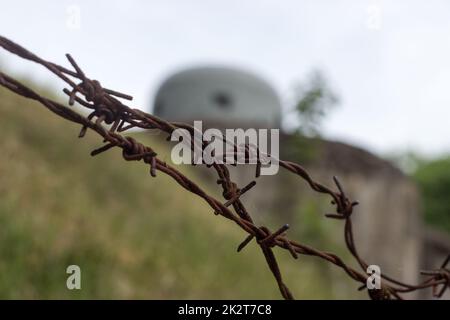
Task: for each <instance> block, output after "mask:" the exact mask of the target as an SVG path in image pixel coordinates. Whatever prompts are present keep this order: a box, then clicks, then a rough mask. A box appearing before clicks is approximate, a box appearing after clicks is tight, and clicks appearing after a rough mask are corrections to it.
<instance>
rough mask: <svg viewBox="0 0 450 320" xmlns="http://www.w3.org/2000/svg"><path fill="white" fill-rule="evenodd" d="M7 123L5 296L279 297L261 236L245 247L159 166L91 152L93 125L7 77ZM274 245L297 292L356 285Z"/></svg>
mask: <svg viewBox="0 0 450 320" xmlns="http://www.w3.org/2000/svg"><path fill="white" fill-rule="evenodd" d="M0 128H1V134H2V136H1V137H0V150H1V152H0V298H31V299H33V298H65V299H78V298H102V299H103V298H104V299H108V298H125V299H127V298H148V299H152V298H163V299H165V298H206V299H210V298H217V299H219V298H228V299H241V298H248V299H250V298H263V299H264V298H275V299H278V298H280V295H279V293H278V289H277V286H276V284H275V282H274V280H273V279H272V275H271V274H270V271H269V269H268V267H267V266H266V265H265V264H264V260H263V257H262V255H261V252H260V251H259V249H258V247H257V246H256V245H255V244H254V243H253V244H251V245H250V246H248V247H247V248H246V249H245V250H244V251H243V252H242V253H240V254H237V253H236V251H235V249H236V246H237V245H238V244H239V243H240V242H241V241H242V240H243V238H244V236H245V234H244V233H243V232H242V231H241V230H240V229H239V228H237V227H236V226H235V225H234V224H233V223H232V222H228V221H226V220H225V219H223V218H222V217H217V216H215V215H213V214H212V212H211V209H209V207H207V206H206V205H205V204H204V203H203V202H202V200H200V199H198V198H196V197H195V196H193V195H191V194H189V193H187V192H184V191H183V190H182V189H181V188H180V187H179V186H178V185H177V184H176V183H175V182H173V181H172V180H171V179H170V178H168V177H165V176H164V175H163V174H162V173H159V174H158V177H157V178H156V179H153V178H151V177H150V176H149V175H148V168H147V167H144V166H143V165H142V164H139V163H136V162H125V161H123V160H122V159H121V157H120V154H119V151H117V150H114V151H111V152H109V153H105V154H102V155H100V156H98V157H95V158H91V157H90V156H89V152H90V151H91V150H92V149H93V148H94V147H97V146H99V145H101V140H100V139H99V138H98V137H97V136H96V135H94V134H92V133H90V134H88V135H87V137H86V138H85V139H82V140H80V139H78V138H77V134H78V131H79V128H78V127H77V126H74V125H72V124H69V123H67V122H66V121H64V120H62V119H60V118H58V117H56V116H55V115H53V114H51V113H50V112H48V111H47V110H45V109H44V108H42V107H41V106H39V105H38V104H36V103H32V102H30V101H28V100H26V99H24V98H20V97H16V96H15V95H13V94H10V93H9V92H7V91H6V90H4V89H2V88H0ZM138 138H139V139H142V140H145V141H146V142H147V143H150V144H152V145H153V146H155V143H154V142H153V143H152V141H151V140H150V138H151V137H146V136H144V135H143V134H140V135H138ZM155 150H157V151H159V152H160V153H163V152H162V151H164V146H162V145H156V147H155ZM190 169H191V168H187V169H185V170H190ZM188 174H189V175H190V176H193V177H195V172H193V171H188ZM276 254H277V256H279V257H280V265H281V267H282V271H283V272H284V273H285V277H286V282H287V283H288V284H289V285H290V287H291V289H292V291H293V293H294V295H295V296H296V297H298V298H349V297H353V296H354V294H355V293H354V291H353V289H354V288H355V286H356V284H354V283H351V281H349V280H347V278H346V277H345V275H344V274H343V273H342V272H341V271H340V270H337V269H336V268H330V267H329V266H327V265H326V264H324V263H317V260H315V258H308V257H304V258H301V259H300V260H299V261H294V260H292V259H291V258H290V256H289V255H288V254H287V253H283V252H280V250H277V251H276ZM70 264H77V265H79V266H80V267H81V270H82V289H81V290H79V291H76V290H74V291H69V290H68V289H67V288H66V278H67V274H66V273H65V271H66V268H67V266H68V265H70ZM330 280H333V281H332V282H329V281H330ZM350 289H351V291H349V290H350ZM363 297H364V295H363Z"/></svg>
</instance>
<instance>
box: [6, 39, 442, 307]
mask: <svg viewBox="0 0 450 320" xmlns="http://www.w3.org/2000/svg"><path fill="white" fill-rule="evenodd" d="M0 47H2V48H3V49H5V50H6V51H8V52H10V53H12V54H15V55H17V56H19V57H21V58H23V59H26V60H29V61H33V62H35V63H38V64H40V65H42V66H44V67H45V68H47V69H48V70H49V71H50V72H52V73H53V74H54V75H56V76H57V77H58V78H60V79H61V80H63V81H64V82H65V83H66V84H67V85H68V86H69V87H70V89H69V88H64V89H63V92H64V93H65V94H66V95H68V97H69V101H68V104H69V106H73V105H74V104H75V103H78V104H79V105H81V106H83V107H85V108H88V109H90V110H92V111H91V113H90V114H89V115H88V116H84V115H81V114H80V113H78V112H75V111H74V110H73V109H72V108H70V107H67V106H64V105H62V104H60V103H58V102H56V101H53V100H51V99H48V98H46V97H43V96H41V95H39V94H38V93H36V92H35V91H33V90H32V89H30V88H29V87H27V86H26V85H24V84H23V83H21V82H19V81H17V80H15V79H14V78H12V77H10V76H8V75H7V74H5V73H3V72H0V85H1V86H3V87H5V88H7V89H9V90H10V91H12V92H14V93H16V94H18V95H20V96H22V97H25V98H28V99H32V100H36V101H38V102H39V103H41V104H42V105H44V106H45V107H46V108H47V109H49V110H50V111H52V112H53V113H55V114H57V115H58V116H60V117H62V118H64V119H66V120H68V121H71V122H74V123H78V124H80V125H81V126H82V128H81V131H80V134H79V137H80V138H82V137H83V136H84V135H85V133H86V131H87V129H91V130H93V131H95V132H96V133H97V134H99V135H100V136H102V137H103V140H104V145H103V146H101V147H100V148H98V149H96V150H93V151H92V152H91V155H92V156H96V155H98V154H100V153H102V152H105V151H107V150H109V149H111V148H114V147H116V148H120V149H122V157H123V158H124V160H126V161H143V162H145V163H146V164H148V165H149V167H150V175H151V176H153V177H155V176H156V172H157V171H160V172H162V173H164V174H167V175H168V176H170V177H171V178H173V179H174V180H175V181H176V182H177V183H178V184H179V185H180V186H181V187H183V188H184V189H186V190H187V191H189V192H191V193H193V194H196V195H197V196H199V197H200V198H202V199H203V200H204V201H205V202H206V203H207V204H208V205H209V206H210V207H211V208H212V209H213V212H214V214H216V215H221V216H223V217H225V218H227V219H229V220H232V221H233V222H235V223H236V224H237V225H238V226H239V227H240V228H241V229H243V230H244V231H245V232H246V233H247V234H248V236H247V237H246V238H245V239H244V241H243V242H242V243H241V244H240V245H239V246H238V248H237V251H238V252H240V251H241V250H242V249H244V247H245V246H246V245H247V244H249V243H250V242H251V241H252V240H253V239H255V240H256V242H257V244H258V245H259V246H260V248H261V250H262V253H263V255H264V257H265V260H266V262H267V265H268V267H269V269H270V271H271V272H272V274H273V276H274V278H275V280H276V282H277V284H278V287H279V290H280V293H281V295H282V297H283V298H285V299H293V298H294V297H293V295H292V293H291V292H290V291H289V289H288V287H287V286H286V284H285V283H284V281H283V278H282V275H281V272H280V268H279V266H278V263H277V260H276V257H275V254H274V251H273V249H274V248H275V247H278V248H282V249H285V250H287V251H289V253H290V254H291V255H292V257H293V258H294V259H297V258H298V255H307V256H315V257H318V258H320V259H322V260H325V261H327V262H329V263H332V264H334V265H336V266H338V267H339V268H341V269H342V270H343V271H344V272H345V273H346V274H347V275H348V276H349V277H350V278H351V279H353V280H355V281H357V282H359V283H360V284H362V285H361V286H360V287H359V289H358V290H363V289H367V287H366V282H367V279H368V277H369V276H368V275H367V274H366V273H365V272H366V269H367V267H368V264H367V263H366V262H365V261H364V260H363V259H362V257H361V256H360V255H359V253H358V251H357V249H356V245H355V240H354V236H353V227H352V219H351V216H352V214H353V209H354V207H355V206H356V205H358V202H356V201H351V200H350V199H349V198H348V197H347V195H346V193H345V191H344V188H343V186H342V184H341V183H340V181H339V180H338V178H337V177H333V181H334V183H335V185H336V189H337V190H336V191H334V190H332V189H331V188H329V187H327V186H325V185H323V184H320V183H319V182H316V181H314V180H313V178H312V177H311V176H310V174H309V173H308V172H307V171H306V169H305V168H303V167H302V166H301V165H299V164H297V163H294V162H291V161H283V160H280V159H276V158H274V157H272V158H271V159H272V161H273V160H275V161H278V162H279V165H280V166H281V167H282V168H284V169H286V170H287V171H289V172H291V173H293V174H295V175H298V176H299V177H300V178H301V179H303V180H304V181H305V182H306V183H307V184H308V185H309V187H310V188H311V189H312V190H314V191H316V192H318V193H323V194H327V195H329V196H330V197H331V203H332V204H333V205H334V206H335V209H336V212H335V213H330V214H325V216H326V217H328V218H333V219H338V220H344V239H345V244H346V246H347V249H348V250H349V252H350V253H351V255H352V256H353V257H354V259H355V260H356V261H357V263H358V265H359V267H360V268H361V269H362V272H360V271H357V270H355V269H354V268H352V267H350V266H349V265H348V264H346V263H345V262H344V261H343V260H342V259H341V258H339V257H338V256H337V255H335V254H333V253H331V252H326V251H320V250H317V249H315V248H312V247H309V246H307V245H304V244H301V243H298V242H296V241H293V240H290V239H289V238H288V237H287V235H286V232H287V231H288V229H289V225H287V224H286V225H283V226H282V227H280V228H279V229H278V230H276V231H275V232H271V231H270V230H269V229H268V228H267V227H265V226H259V227H258V226H256V225H255V224H254V222H253V220H252V218H251V216H250V214H249V212H248V211H247V209H246V208H245V206H244V204H243V203H242V202H241V200H240V197H241V196H242V195H243V194H244V193H246V192H248V191H249V190H250V189H251V188H252V187H253V186H255V184H256V180H257V179H258V178H259V176H260V173H261V166H262V164H261V161H260V159H258V161H257V165H256V172H255V180H253V181H251V182H250V183H249V184H247V185H246V186H245V187H243V188H238V186H237V185H236V183H235V182H233V181H232V180H231V177H230V172H229V170H228V168H227V165H225V164H222V163H213V164H211V165H208V167H209V168H213V169H214V170H215V172H216V174H217V176H218V180H217V183H218V184H219V185H221V187H222V191H223V197H224V199H225V202H223V201H221V200H219V199H216V198H214V197H213V196H211V195H209V194H208V193H207V192H206V191H204V190H203V189H202V188H200V187H199V186H198V185H197V184H196V183H195V182H194V181H192V180H190V179H189V178H188V177H187V176H185V175H184V174H183V173H181V172H180V171H178V170H177V169H175V168H174V167H172V166H170V165H168V164H167V163H166V162H164V161H162V160H161V159H159V158H158V157H157V153H156V152H155V151H154V150H153V149H152V148H151V147H149V146H145V145H143V144H142V143H140V142H138V141H137V140H136V139H134V138H132V137H130V136H125V135H124V134H123V133H124V132H126V131H127V130H129V129H132V128H140V129H148V130H150V129H151V130H159V131H160V132H164V133H166V134H167V135H168V139H170V136H171V134H172V132H173V131H174V130H175V129H178V128H181V129H186V130H188V132H189V133H190V135H191V136H194V132H195V128H194V127H192V126H190V125H188V124H184V123H178V122H168V121H165V120H163V119H160V118H158V117H156V116H154V115H152V114H148V113H145V112H143V111H141V110H139V109H134V108H130V107H128V106H126V105H125V104H123V103H122V102H121V101H120V100H119V98H120V99H125V100H132V97H131V96H129V95H126V94H123V93H120V92H117V91H114V90H110V89H106V88H103V87H102V86H101V85H100V82H98V81H97V80H91V79H89V78H88V77H87V76H86V75H85V73H84V72H83V71H82V70H81V68H80V67H79V66H78V64H77V63H76V62H75V60H74V59H73V58H72V57H71V56H70V55H69V54H67V55H66V57H67V59H68V61H69V63H70V65H71V66H72V68H73V69H74V70H70V69H67V68H65V67H62V66H59V65H57V64H55V63H52V62H49V61H46V60H44V59H42V58H40V57H38V56H37V55H35V54H33V53H31V52H30V51H28V50H27V49H25V48H23V47H22V46H20V45H18V44H16V43H14V42H13V41H11V40H9V39H7V38H5V37H3V36H0ZM78 81H79V83H78V84H77V83H76V82H78ZM105 124H106V125H108V126H109V128H106V127H105V126H104V125H105ZM220 138H221V137H220ZM202 143H203V144H204V145H205V144H206V143H205V142H202ZM225 143H228V144H230V143H231V144H232V145H233V146H234V147H235V148H234V150H235V153H236V156H237V152H238V147H237V146H235V145H234V142H230V141H225ZM251 149H252V148H251V146H249V145H245V146H244V152H245V154H246V155H248V154H249V153H250V152H251V151H252V150H251ZM231 208H232V209H231ZM449 260H450V254H449V256H448V257H447V259H446V260H445V261H444V263H443V264H442V265H441V267H440V268H439V269H436V270H429V271H422V272H421V274H422V275H424V276H426V279H425V280H424V281H423V282H421V283H419V284H415V285H412V284H407V283H404V282H402V281H399V280H396V279H394V278H392V277H389V276H387V275H384V274H381V277H382V279H383V281H382V285H381V289H370V290H369V289H368V293H369V297H370V298H371V299H391V298H392V299H402V296H401V293H406V292H412V291H416V290H420V289H425V288H432V292H433V295H434V296H435V297H442V296H443V294H444V292H445V291H446V289H449V288H450V270H449V268H448V264H449Z"/></svg>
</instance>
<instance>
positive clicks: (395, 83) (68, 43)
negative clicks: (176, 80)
mask: <svg viewBox="0 0 450 320" xmlns="http://www.w3.org/2000/svg"><path fill="white" fill-rule="evenodd" d="M72 5H74V6H75V8H79V10H80V19H79V22H80V24H79V28H78V27H77V25H76V20H77V19H76V16H75V20H74V19H73V17H74V15H73V14H74V10H71V9H70V8H73V7H71V6H72ZM75 13H76V12H75ZM449 14H450V2H449V1H446V0H440V1H439V0H428V1H413V0H396V1H394V0H391V1H381V0H379V1H376V0H347V1H336V0H328V1H326V0H321V1H319V0H311V1H299V0H278V1H276V0H247V1H244V0H239V1H235V0H227V1H216V0H201V1H195V0H192V1H182V0H178V1H175V0H164V1H125V0H121V1H112V0H108V1H92V0H91V1H88V0H83V1H56V0H53V1H50V0H46V1H42V0H41V1H24V0H15V1H8V0H0V33H1V34H2V35H3V36H6V37H8V38H10V39H12V40H14V41H16V42H18V43H19V44H21V45H23V46H25V47H27V48H28V49H30V50H31V51H33V52H35V53H37V54H38V55H40V56H41V57H43V58H45V59H48V60H52V61H55V62H57V63H61V64H65V65H67V63H66V61H64V59H65V58H64V54H65V53H71V54H72V55H73V56H74V57H75V59H76V60H77V61H78V62H79V64H80V65H81V67H82V68H83V69H84V70H85V71H86V73H87V74H88V76H90V77H92V78H95V79H99V80H100V81H101V82H102V84H103V85H104V86H105V87H108V88H111V89H116V90H118V91H122V92H125V93H129V94H131V95H133V96H134V98H135V99H134V102H133V104H132V106H133V107H140V108H142V109H146V110H149V108H150V106H151V104H152V100H153V95H154V93H155V90H156V89H157V87H158V85H159V84H160V82H161V81H162V80H163V79H164V78H165V77H166V76H168V75H169V74H170V73H172V72H173V71H175V70H177V69H179V68H185V67H189V66H191V65H198V64H211V63H220V64H228V65H233V66H238V67H244V68H246V69H249V70H252V71H254V72H256V73H258V74H260V75H261V76H263V77H264V78H266V79H267V80H268V81H269V82H270V83H272V85H273V86H274V87H275V88H276V89H277V90H278V92H279V93H280V95H281V96H282V97H283V98H284V99H285V101H287V100H288V98H289V96H290V94H291V93H292V90H293V86H294V84H295V83H296V82H298V81H299V80H302V79H303V78H304V77H305V76H306V75H307V74H308V72H309V71H310V70H311V69H313V68H320V69H322V70H323V71H324V72H325V74H326V75H327V76H328V78H329V80H330V84H331V86H332V87H333V88H334V89H335V91H337V93H338V94H339V96H340V97H341V104H340V107H339V108H337V109H336V110H335V111H334V112H333V113H332V114H331V115H330V116H329V117H328V118H327V119H326V121H325V125H324V130H325V136H326V137H329V138H331V139H333V140H342V141H346V142H351V143H355V144H357V145H360V146H363V147H366V148H368V149H370V150H372V151H375V152H378V153H385V152H388V151H393V150H398V149H400V150H405V149H416V150H418V151H420V152H426V153H428V154H434V153H442V152H448V151H450V126H449V125H448V118H449V116H450V109H449V106H450V90H449V87H450V61H449V60H450V15H449ZM74 21H75V27H74V24H73V22H74ZM0 65H7V66H8V71H9V72H10V73H14V74H20V75H27V76H30V77H32V78H34V79H37V80H40V81H44V82H45V83H48V84H50V85H53V84H56V83H58V82H56V81H55V79H54V77H52V76H51V75H50V74H49V73H47V72H45V71H43V70H42V69H41V68H34V67H33V68H30V66H31V64H30V63H27V62H24V61H21V60H20V59H18V58H15V57H12V56H10V55H8V54H5V53H4V52H3V51H1V52H0ZM285 123H287V124H289V123H292V121H290V119H288V118H286V119H285Z"/></svg>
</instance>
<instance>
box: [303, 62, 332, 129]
mask: <svg viewBox="0 0 450 320" xmlns="http://www.w3.org/2000/svg"><path fill="white" fill-rule="evenodd" d="M338 101H339V99H338V97H337V95H336V94H335V93H334V91H333V90H332V89H331V88H330V87H329V85H328V83H327V80H326V77H325V76H324V75H323V73H322V72H321V71H319V70H313V71H312V72H311V73H310V74H309V76H308V78H307V80H306V81H304V82H301V83H300V84H299V85H298V86H297V94H296V103H295V111H296V113H297V116H298V120H299V127H298V129H297V132H298V133H300V134H302V135H306V136H317V135H319V132H320V126H321V122H322V120H323V118H324V117H325V116H326V114H327V113H328V112H329V110H330V109H331V108H332V107H334V106H335V105H336V104H337V103H338Z"/></svg>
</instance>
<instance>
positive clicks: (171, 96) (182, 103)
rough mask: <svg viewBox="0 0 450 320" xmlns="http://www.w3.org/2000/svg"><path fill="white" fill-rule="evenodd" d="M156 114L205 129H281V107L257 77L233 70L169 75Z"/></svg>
mask: <svg viewBox="0 0 450 320" xmlns="http://www.w3.org/2000/svg"><path fill="white" fill-rule="evenodd" d="M153 112H154V114H155V115H156V116H158V117H161V118H163V119H165V120H169V121H182V122H191V123H190V124H192V121H194V120H202V121H203V123H204V126H205V127H218V128H224V127H225V128H280V125H281V104H280V99H279V97H278V95H277V93H276V92H275V90H274V89H273V88H272V87H271V86H270V85H269V84H268V83H267V82H265V81H264V80H262V79H260V78H259V77H258V76H256V75H254V74H252V73H250V72H247V71H242V70H238V69H234V68H226V67H197V68H192V69H187V70H184V71H181V72H178V73H175V74H174V75H172V76H170V77H169V78H168V79H167V80H165V81H164V82H163V83H162V85H161V86H160V88H159V89H158V91H157V94H156V97H155V102H154V108H153Z"/></svg>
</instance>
